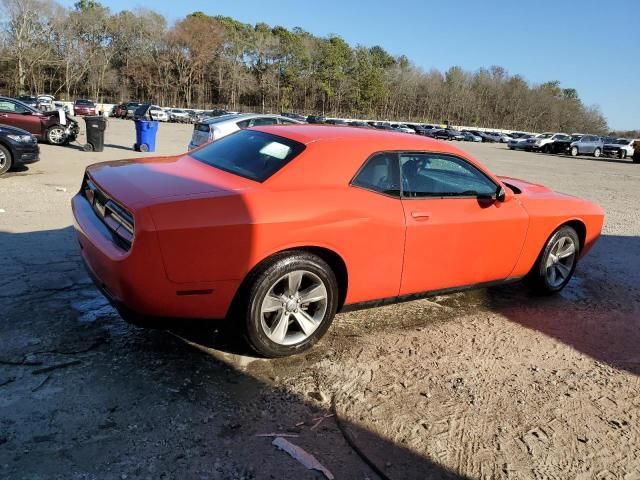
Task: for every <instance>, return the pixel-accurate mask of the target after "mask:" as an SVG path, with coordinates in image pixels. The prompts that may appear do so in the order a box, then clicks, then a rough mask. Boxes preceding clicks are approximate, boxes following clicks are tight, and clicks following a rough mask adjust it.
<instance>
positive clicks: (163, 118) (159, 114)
mask: <svg viewBox="0 0 640 480" xmlns="http://www.w3.org/2000/svg"><path fill="white" fill-rule="evenodd" d="M149 114H150V115H151V118H152V119H153V120H157V121H159V122H168V121H169V114H168V113H167V112H165V111H164V110H163V109H162V108H161V107H159V106H158V105H151V108H150V109H149Z"/></svg>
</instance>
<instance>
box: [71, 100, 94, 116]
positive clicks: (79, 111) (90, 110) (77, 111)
mask: <svg viewBox="0 0 640 480" xmlns="http://www.w3.org/2000/svg"><path fill="white" fill-rule="evenodd" d="M73 114H74V115H75V116H76V117H80V116H92V115H97V114H98V109H97V108H96V104H95V103H94V102H92V101H91V100H76V101H75V102H73Z"/></svg>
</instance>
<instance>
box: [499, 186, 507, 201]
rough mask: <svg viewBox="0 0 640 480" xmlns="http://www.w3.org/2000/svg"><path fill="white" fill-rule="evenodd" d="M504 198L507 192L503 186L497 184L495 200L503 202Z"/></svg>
mask: <svg viewBox="0 0 640 480" xmlns="http://www.w3.org/2000/svg"><path fill="white" fill-rule="evenodd" d="M506 199H507V192H506V191H505V190H504V187H503V186H502V185H499V186H498V189H497V190H496V201H498V202H504V201H505V200H506Z"/></svg>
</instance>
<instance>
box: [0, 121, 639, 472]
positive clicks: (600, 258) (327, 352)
mask: <svg viewBox="0 0 640 480" xmlns="http://www.w3.org/2000/svg"><path fill="white" fill-rule="evenodd" d="M190 133H191V127H190V126H183V125H161V127H160V132H159V153H160V154H163V155H167V154H177V153H180V152H183V151H184V150H185V149H186V145H187V143H188V140H189V138H190ZM81 141H82V139H81ZM133 141H134V130H133V124H132V123H130V122H127V121H122V120H111V121H110V123H109V128H108V131H107V139H106V143H107V145H108V146H107V148H106V150H105V152H103V153H85V152H82V151H81V150H80V149H79V148H76V147H74V146H71V147H67V148H62V147H52V146H48V145H43V146H42V155H41V157H42V160H41V161H40V162H39V163H37V164H34V165H32V166H30V167H29V168H28V169H27V170H24V171H20V172H14V173H11V174H9V175H7V176H4V177H2V178H0V209H1V210H0V312H1V313H0V340H1V343H0V478H7V479H65V480H67V479H73V480H75V479H77V480H80V479H82V480H89V479H138V478H140V479H192V478H193V479H290V478H291V479H305V478H309V479H320V478H324V477H323V475H322V474H321V473H318V472H316V471H311V470H306V469H305V468H304V467H303V466H302V465H300V464H299V463H298V462H297V461H296V460H294V459H293V458H291V457H290V456H289V455H287V454H286V453H284V452H283V451H280V450H278V449H277V448H276V447H275V446H273V445H272V441H273V437H260V436H256V435H257V434H263V433H275V432H277V433H286V434H288V435H292V436H291V437H288V438H287V439H288V440H289V441H291V442H292V443H294V444H296V445H298V446H300V447H302V448H304V449H305V450H306V451H307V452H309V453H311V454H313V455H314V456H315V457H316V458H317V460H318V461H319V462H321V463H322V464H323V465H324V466H325V467H326V468H328V469H329V470H330V471H331V472H332V473H333V475H335V478H337V479H371V480H373V479H379V478H380V479H385V478H391V479H394V480H400V479H425V478H474V479H475V478H486V479H494V478H497V479H503V478H504V479H507V478H509V479H528V478H536V479H542V478H553V479H565V478H575V479H603V480H604V479H624V480H633V479H640V380H639V379H640V214H639V213H638V206H639V205H640V191H639V190H638V186H639V185H640V166H639V165H634V164H632V163H631V162H630V161H626V160H625V161H622V160H614V159H606V158H600V159H594V158H566V157H558V156H547V155H541V154H533V153H525V152H511V151H509V150H508V149H507V148H506V147H504V146H503V145H485V144H469V143H464V144H460V146H461V147H462V148H464V149H466V150H467V151H469V152H470V153H471V154H473V155H475V156H476V157H477V158H479V159H481V160H482V161H483V162H484V163H485V164H486V165H487V166H489V167H490V168H491V169H492V170H493V171H494V172H496V173H498V174H501V175H511V176H515V177H521V178H525V179H528V180H533V181H537V182H541V183H545V184H547V185H549V186H551V187H553V188H555V189H557V190H560V191H563V192H566V193H570V194H575V195H580V196H583V197H586V198H588V199H591V200H594V201H597V202H598V203H600V205H601V206H602V207H603V208H604V209H605V211H606V215H607V218H606V224H605V229H604V232H603V236H602V238H601V239H600V241H599V243H598V245H597V246H596V247H595V249H594V250H593V251H592V253H591V254H590V255H589V256H588V257H587V258H586V259H585V260H584V261H583V262H582V263H581V264H580V265H579V266H578V270H577V273H576V277H575V278H574V279H573V281H572V283H571V284H570V285H569V286H568V287H567V288H566V289H565V290H564V291H563V293H562V294H561V295H559V296H557V297H554V298H538V297H534V296H531V295H530V294H529V293H528V291H527V290H526V288H524V287H522V286H520V285H513V286H509V287H503V288H499V289H489V290H479V291H474V292H468V293H463V294H454V295H448V296H442V297H437V298H432V299H429V300H421V301H414V302H409V303H404V304H400V305H394V306H388V307H383V308H378V309H372V310H363V311H358V312H352V313H348V314H341V315H338V317H337V318H336V320H335V322H334V325H333V327H332V328H331V330H330V332H329V334H328V335H327V336H326V338H325V339H324V340H323V341H321V342H320V343H319V344H318V345H317V346H316V347H314V348H313V349H312V350H311V351H309V352H307V353H305V354H302V355H299V356H296V357H292V358H288V359H282V360H277V361H272V360H264V359H258V358H255V357H253V356H251V354H250V353H249V352H248V351H247V350H246V349H245V347H243V345H242V344H241V343H239V342H237V340H235V339H234V338H232V337H230V336H229V335H228V334H227V331H226V327H225V326H224V325H222V324H219V323H211V324H208V325H207V326H192V325H176V326H175V327H173V328H172V329H170V330H143V329H139V328H135V327H132V326H129V325H127V324H125V323H124V322H123V321H122V320H121V319H120V318H119V317H118V315H117V314H116V313H115V312H114V311H113V309H112V308H111V307H110V306H109V305H108V304H107V303H106V301H105V300H103V298H102V297H101V296H100V294H99V293H98V292H97V291H96V289H95V288H94V287H93V286H92V284H91V282H90V281H89V280H88V278H87V276H86V274H85V272H84V270H83V269H82V267H81V264H80V262H79V256H78V248H77V242H76V240H75V239H74V235H73V231H72V228H71V220H72V217H71V211H70V206H69V201H70V199H71V197H72V196H73V195H74V193H75V192H76V191H77V189H78V188H79V185H80V181H81V178H82V172H83V169H84V168H85V166H86V165H88V164H90V163H94V162H97V161H104V160H112V159H118V158H127V157H135V156H140V155H141V154H139V153H136V152H133V151H131V149H130V146H131V145H132V144H133ZM499 241H500V239H499V238H496V242H499ZM364 459H367V460H368V462H370V463H367V462H365V460H364Z"/></svg>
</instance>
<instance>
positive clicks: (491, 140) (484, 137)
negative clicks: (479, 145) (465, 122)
mask: <svg viewBox="0 0 640 480" xmlns="http://www.w3.org/2000/svg"><path fill="white" fill-rule="evenodd" d="M465 132H469V133H471V134H473V135H477V136H478V137H480V138H481V139H482V141H483V142H486V143H494V142H495V139H494V138H493V137H491V136H490V135H487V133H486V132H483V131H480V130H465Z"/></svg>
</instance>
